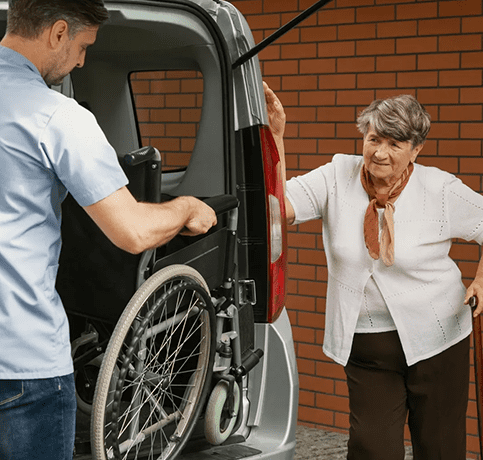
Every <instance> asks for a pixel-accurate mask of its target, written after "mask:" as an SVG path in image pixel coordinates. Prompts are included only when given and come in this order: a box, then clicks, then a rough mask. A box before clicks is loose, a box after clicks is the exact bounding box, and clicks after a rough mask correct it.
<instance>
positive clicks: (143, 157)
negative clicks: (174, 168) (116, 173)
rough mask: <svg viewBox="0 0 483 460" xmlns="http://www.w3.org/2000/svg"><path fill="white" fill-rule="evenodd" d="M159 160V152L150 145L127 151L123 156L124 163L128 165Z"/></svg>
mask: <svg viewBox="0 0 483 460" xmlns="http://www.w3.org/2000/svg"><path fill="white" fill-rule="evenodd" d="M150 160H153V161H160V160H161V155H160V154H159V152H158V151H157V150H156V149H155V148H154V147H151V146H150V145H149V146H147V147H142V148H140V149H137V150H134V151H132V152H131V153H128V154H127V155H126V156H125V157H124V163H125V164H126V165H128V166H136V165H139V164H141V163H145V162H147V161H150Z"/></svg>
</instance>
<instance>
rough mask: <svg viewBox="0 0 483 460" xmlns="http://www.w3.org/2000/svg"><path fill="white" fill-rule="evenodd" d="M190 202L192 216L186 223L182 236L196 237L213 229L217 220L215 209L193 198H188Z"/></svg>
mask: <svg viewBox="0 0 483 460" xmlns="http://www.w3.org/2000/svg"><path fill="white" fill-rule="evenodd" d="M186 198H187V199H189V200H190V205H191V207H192V214H191V216H190V218H189V219H188V221H187V222H186V223H185V228H184V229H183V230H182V231H181V235H186V236H195V235H201V234H203V233H206V232H207V231H208V230H209V229H210V228H211V227H213V226H214V225H216V222H217V219H216V214H215V211H213V209H212V208H211V207H210V206H208V205H207V204H205V203H203V201H200V200H198V199H196V198H193V197H186Z"/></svg>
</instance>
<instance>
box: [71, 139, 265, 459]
mask: <svg viewBox="0 0 483 460" xmlns="http://www.w3.org/2000/svg"><path fill="white" fill-rule="evenodd" d="M125 158H127V161H126V160H125V162H127V163H128V166H127V170H129V168H130V167H133V166H138V165H142V167H143V168H145V170H147V173H146V177H147V178H148V179H147V180H146V183H147V184H148V185H147V187H146V190H147V195H148V200H149V201H154V202H159V201H161V195H160V190H161V187H160V175H161V171H160V156H159V152H157V151H156V150H155V149H153V148H151V147H148V148H143V149H139V150H137V151H135V152H132V153H131V154H129V155H127V156H126V157H125ZM153 188H154V191H153ZM205 201H206V203H207V204H209V205H210V206H212V207H213V209H215V211H216V213H217V215H218V216H220V217H219V221H220V222H221V223H220V224H219V225H218V226H217V228H215V229H213V230H212V231H210V232H209V233H208V234H207V235H204V236H201V237H197V238H195V239H191V241H190V242H191V244H189V245H187V246H185V247H182V248H180V249H178V250H175V251H173V252H172V253H170V254H163V250H157V249H156V250H150V251H146V252H145V253H143V254H142V255H141V257H140V258H139V261H138V268H137V273H136V287H137V290H136V292H135V294H134V295H133V296H132V298H131V300H130V301H129V302H128V304H127V306H126V307H125V309H124V310H123V312H122V314H121V315H120V317H119V319H118V320H117V324H116V326H115V328H114V330H113V331H112V334H111V335H110V337H109V338H105V333H104V334H100V333H99V331H97V330H96V326H95V325H96V324H99V318H96V317H95V316H94V317H93V318H92V319H93V321H90V319H91V318H89V315H85V317H86V319H87V324H88V328H87V330H86V331H85V332H84V333H82V334H81V336H80V337H78V338H77V339H75V340H74V341H73V342H72V356H73V360H74V367H75V372H76V381H77V380H78V379H77V377H78V376H79V375H83V373H85V372H86V369H91V371H92V369H94V373H95V371H96V370H97V369H98V370H99V374H98V376H97V379H96V380H97V383H96V386H95V392H94V396H93V398H92V404H90V402H91V401H90V397H87V398H83V395H82V390H83V388H80V389H78V393H77V399H78V406H79V409H80V410H82V411H83V412H85V413H88V414H90V415H91V448H92V455H93V459H95V460H107V459H113V458H115V459H127V458H130V459H131V458H134V459H137V458H148V459H163V460H173V459H175V458H176V457H177V456H178V454H179V453H180V452H181V451H182V450H183V448H184V446H185V445H186V442H187V441H188V439H189V437H190V434H191V432H192V431H193V429H194V427H195V425H196V423H197V421H198V419H199V418H200V414H201V411H202V409H203V408H204V406H205V401H206V400H207V398H208V395H210V396H209V398H208V402H207V403H206V411H205V418H204V431H205V436H206V439H207V440H208V442H210V443H211V444H214V445H218V444H221V443H223V442H224V441H226V440H227V439H228V437H229V436H230V435H231V434H232V433H233V432H234V431H236V430H237V428H238V427H239V425H240V423H241V421H242V418H243V414H242V412H243V410H242V407H243V405H242V404H241V403H240V399H241V398H240V393H241V392H240V383H241V381H242V379H243V377H244V376H245V375H246V374H247V373H248V372H249V371H250V370H251V369H252V368H253V367H254V366H255V365H256V364H257V363H258V362H259V360H260V358H261V357H262V356H263V352H262V351H261V350H260V349H259V350H256V351H252V350H247V351H245V353H244V354H243V356H242V347H241V345H240V324H239V318H238V311H239V310H238V307H237V305H236V304H237V301H236V292H235V290H236V289H237V283H236V281H235V278H234V272H235V251H236V242H237V239H236V232H237V224H238V209H237V206H238V200H237V199H236V198H235V197H233V196H229V195H222V196H218V197H213V198H208V199H206V200H205ZM160 254H161V257H159V255H160ZM146 278H147V279H146ZM252 300H253V301H255V300H254V299H252ZM76 313H78V312H74V314H76ZM112 319H114V318H112ZM115 319H117V318H115ZM101 336H102V338H101ZM94 377H95V376H94ZM212 379H213V381H214V383H213V384H212V383H211V382H212ZM80 381H81V382H84V380H83V379H80ZM91 390H92V388H91ZM84 396H85V394H84Z"/></svg>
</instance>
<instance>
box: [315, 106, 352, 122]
mask: <svg viewBox="0 0 483 460" xmlns="http://www.w3.org/2000/svg"><path fill="white" fill-rule="evenodd" d="M355 119H356V112H355V110H354V108H353V107H321V108H320V109H317V121H334V122H337V121H339V122H341V121H351V122H355Z"/></svg>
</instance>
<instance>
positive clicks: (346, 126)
mask: <svg viewBox="0 0 483 460" xmlns="http://www.w3.org/2000/svg"><path fill="white" fill-rule="evenodd" d="M361 136H362V135H361V133H360V132H359V131H358V130H357V127H356V124H355V123H338V124H337V133H336V137H337V138H338V139H353V138H357V139H358V138H360V137H361Z"/></svg>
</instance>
